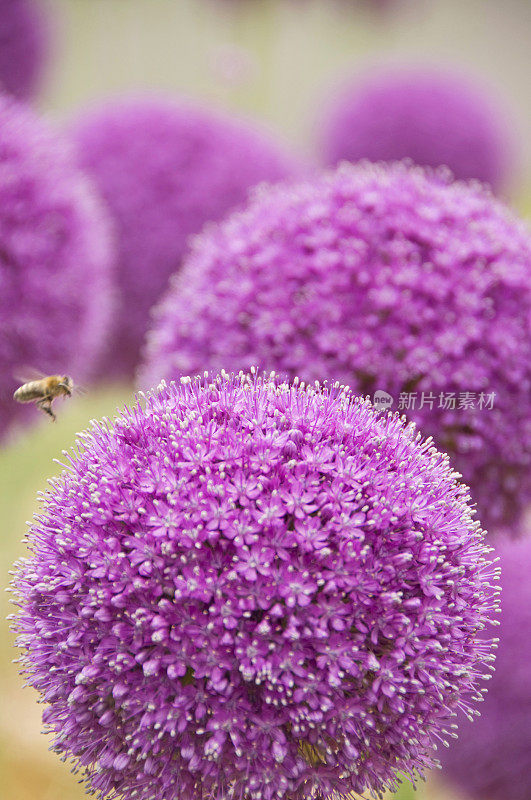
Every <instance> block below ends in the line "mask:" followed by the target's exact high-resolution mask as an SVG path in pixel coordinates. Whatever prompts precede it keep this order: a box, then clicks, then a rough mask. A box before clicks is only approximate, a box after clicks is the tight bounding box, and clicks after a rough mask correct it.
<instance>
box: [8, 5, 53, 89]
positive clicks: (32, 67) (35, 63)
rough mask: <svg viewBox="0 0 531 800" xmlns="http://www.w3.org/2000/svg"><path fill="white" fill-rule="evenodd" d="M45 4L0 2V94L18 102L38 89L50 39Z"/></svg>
mask: <svg viewBox="0 0 531 800" xmlns="http://www.w3.org/2000/svg"><path fill="white" fill-rule="evenodd" d="M46 17H47V15H46V14H45V8H44V3H42V2H41V3H39V2H38V0H0V90H2V91H5V92H8V93H9V94H12V95H14V96H15V97H18V98H20V99H28V98H31V97H32V96H33V95H34V94H35V93H36V91H37V89H38V87H39V82H40V79H41V77H42V71H43V68H44V66H45V61H46V56H47V51H48V44H49V38H50V23H49V20H48V19H47V18H46Z"/></svg>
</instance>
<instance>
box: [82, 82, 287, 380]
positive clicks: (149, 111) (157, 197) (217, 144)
mask: <svg viewBox="0 0 531 800" xmlns="http://www.w3.org/2000/svg"><path fill="white" fill-rule="evenodd" d="M72 137H73V140H74V142H75V144H76V146H77V149H78V152H79V159H80V162H81V165H82V166H83V167H84V168H85V169H86V170H87V172H88V173H89V174H90V175H91V176H92V177H93V178H94V179H95V181H96V183H97V185H98V188H99V190H100V192H101V195H102V196H103V198H104V199H105V201H106V203H107V206H108V208H109V210H110V211H111V212H112V214H113V216H114V219H115V221H116V226H117V229H118V235H119V248H120V252H119V260H118V272H117V279H118V283H119V289H120V296H121V307H120V308H119V310H118V313H117V315H116V320H115V330H114V332H113V336H112V339H111V341H110V347H109V353H108V358H107V361H106V364H105V366H104V367H103V372H104V373H105V372H108V373H109V374H110V375H112V376H115V375H117V374H120V372H121V373H123V374H124V375H128V376H129V375H132V374H133V372H134V369H135V367H136V366H137V364H138V358H139V349H140V346H141V343H142V340H143V337H144V335H145V332H146V329H147V327H148V324H149V310H150V308H151V306H152V305H153V303H155V301H156V300H158V298H159V297H160V294H161V293H162V291H163V290H164V289H165V288H166V285H167V282H168V278H169V277H170V275H171V274H172V273H173V272H175V271H176V270H177V269H178V268H179V266H180V263H181V260H182V258H183V256H184V254H185V252H186V248H187V240H188V237H189V236H190V234H193V233H196V232H198V231H199V230H200V229H201V228H202V226H203V224H204V223H206V222H207V221H209V220H217V219H219V218H220V217H222V216H223V215H224V214H225V212H228V211H229V210H230V209H232V208H233V207H234V206H236V205H239V204H241V203H243V201H244V200H245V198H246V195H247V192H248V190H249V189H250V187H252V186H254V185H255V184H257V183H260V182H262V181H276V180H280V179H282V178H286V177H287V176H288V175H290V174H291V172H292V171H295V166H294V163H293V162H291V161H290V160H289V159H288V157H287V156H286V155H285V154H284V153H282V152H281V150H280V148H279V146H278V145H277V144H276V143H273V141H272V140H270V139H269V138H268V137H266V136H265V135H264V134H262V133H261V132H258V131H257V130H255V129H254V128H252V127H251V126H249V125H247V124H244V123H241V122H239V121H235V120H231V119H228V118H224V117H220V116H217V115H215V114H213V113H212V112H207V111H203V110H201V109H198V108H194V107H193V106H190V105H188V104H184V103H178V102H175V101H173V100H170V99H165V98H164V99H163V98H156V97H153V96H145V97H140V98H137V99H127V100H120V101H118V102H113V103H112V104H105V105H104V106H102V107H99V108H95V109H93V110H91V111H89V112H84V113H83V115H82V116H81V118H80V119H79V120H78V121H77V122H76V123H75V124H74V127H73V131H72Z"/></svg>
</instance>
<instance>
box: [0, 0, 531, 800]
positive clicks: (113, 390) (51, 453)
mask: <svg viewBox="0 0 531 800" xmlns="http://www.w3.org/2000/svg"><path fill="white" fill-rule="evenodd" d="M374 5H375V4H374V3H372V2H371V0H359V1H358V0H337V2H336V0H47V6H48V11H49V14H50V19H51V20H52V42H53V48H52V57H51V59H50V63H49V65H48V71H47V75H46V76H45V79H44V81H43V85H42V91H41V93H40V96H39V97H38V98H37V99H36V101H35V102H36V105H37V107H38V108H39V109H40V110H41V111H43V112H44V113H45V114H46V115H48V116H49V117H51V118H52V119H53V120H55V121H57V122H59V123H63V122H64V123H66V122H68V120H69V119H70V117H71V116H72V115H73V114H74V113H75V112H76V111H78V110H80V109H83V108H84V107H86V106H87V105H88V104H90V102H91V101H95V100H97V99H100V98H105V97H108V96H113V95H117V94H120V93H122V92H126V91H131V90H133V91H134V90H138V89H153V90H161V91H164V92H166V93H172V94H180V95H185V96H187V97H191V98H196V99H200V100H203V101H205V102H206V103H208V104H210V105H211V106H213V107H215V108H218V109H223V110H229V111H236V112H238V113H240V114H244V115H246V116H247V117H250V118H254V119H257V120H260V121H261V122H262V123H264V124H265V125H266V126H267V127H269V128H270V129H271V130H272V131H273V132H274V133H275V134H276V135H277V136H278V137H279V138H280V139H281V140H282V139H283V140H285V142H286V143H287V144H288V145H291V147H292V149H293V150H294V151H295V152H296V153H298V154H299V155H301V156H302V157H303V158H305V159H306V160H308V162H310V163H311V162H312V161H313V160H315V159H316V154H315V142H316V136H317V120H318V118H319V113H320V110H321V109H322V107H323V105H324V104H325V103H326V102H327V99H328V97H329V95H330V93H331V92H332V90H333V88H334V87H335V86H336V85H339V84H340V83H342V82H343V80H344V79H346V78H353V77H356V75H361V74H362V73H363V72H364V71H366V70H367V69H368V68H371V67H374V66H377V65H380V64H382V65H387V64H393V63H397V62H399V63H427V64H430V65H432V66H441V67H451V68H454V69H457V70H460V69H462V70H464V71H466V72H468V73H469V74H471V75H472V76H476V77H477V78H478V79H480V80H483V81H484V82H485V83H486V84H487V85H490V86H491V87H492V90H493V92H494V93H495V94H497V95H498V97H499V98H500V102H501V103H502V105H503V107H504V108H506V109H507V115H508V116H507V120H508V124H509V125H510V127H511V130H512V131H513V133H514V139H515V143H516V146H517V153H518V170H517V172H516V174H515V176H514V180H513V185H512V186H511V191H510V197H509V201H510V203H511V204H512V205H513V206H514V207H515V208H516V209H517V211H519V212H520V214H521V215H523V216H529V212H531V97H530V88H529V75H530V74H531V48H530V47H529V41H530V35H531V3H530V2H529V0H402V2H398V3H397V4H396V6H395V7H394V8H391V9H389V10H388V11H386V12H384V11H382V10H381V9H380V10H378V9H377V8H375V7H374ZM0 13H2V12H1V10H0ZM36 366H38V365H36ZM133 392H134V390H133V387H132V386H129V385H125V384H120V383H112V381H110V382H108V385H105V386H102V387H101V388H99V389H97V390H94V389H90V390H89V391H88V392H87V393H86V394H85V395H83V396H77V397H75V398H74V399H72V400H71V401H69V402H68V403H64V404H63V403H58V414H59V419H58V422H57V424H55V425H52V424H48V422H47V420H44V419H43V420H39V424H38V425H36V426H35V427H34V428H32V429H30V430H29V431H28V432H26V433H24V434H22V435H19V436H18V437H17V438H15V439H14V440H13V441H12V442H10V443H9V444H8V445H7V446H5V447H4V448H3V449H2V450H0V569H1V577H0V581H1V583H2V584H3V585H4V584H6V583H7V581H8V571H9V569H10V567H11V565H12V564H13V562H14V561H15V560H16V559H17V558H18V557H19V556H20V555H23V554H24V545H23V543H22V539H23V536H24V532H25V528H26V520H29V519H30V518H31V516H32V514H33V513H34V512H35V511H36V509H37V494H38V492H39V491H41V490H43V489H44V488H45V487H46V480H47V478H48V477H50V476H51V475H52V474H55V473H56V472H57V471H58V470H59V469H60V466H59V464H58V463H56V462H55V461H54V459H57V460H58V461H59V462H60V461H61V453H62V451H63V450H64V449H67V448H69V447H70V446H72V444H73V442H74V439H75V434H76V432H77V431H79V430H82V429H83V428H85V427H86V426H87V424H88V423H89V421H90V420H91V419H92V418H98V417H101V416H103V415H108V416H112V414H113V413H114V411H115V409H116V407H117V406H119V405H121V404H123V403H124V402H129V401H130V399H131V397H132V395H133ZM35 414H36V415H38V412H37V411H35ZM0 602H1V612H2V613H1V614H0V617H1V618H2V619H4V618H5V616H6V614H8V613H9V602H8V595H7V594H5V593H4V594H2V599H1V601H0ZM12 641H13V637H12V635H11V633H10V632H9V630H8V627H7V624H6V623H2V638H1V648H0V659H1V660H0V796H1V797H5V798H6V800H8V799H9V800H30V798H31V800H76V798H81V797H84V796H85V792H84V789H83V787H82V786H79V785H78V778H77V777H76V776H75V775H72V774H70V773H69V770H68V768H67V767H66V766H65V765H63V764H61V763H60V762H59V761H58V759H57V758H56V756H54V755H52V754H50V753H49V752H48V750H47V747H48V742H47V739H46V737H43V736H41V734H40V729H41V723H40V713H41V708H40V706H38V705H37V704H36V702H35V699H36V698H35V694H34V692H33V691H32V690H30V689H25V690H24V689H23V688H22V680H21V678H20V677H19V675H18V673H17V666H16V664H13V663H12V659H13V657H14V655H16V653H15V651H14V649H13V647H12ZM399 796H400V797H401V798H409V797H412V796H413V789H412V787H410V786H409V785H404V786H403V787H402V789H401V791H400V793H399ZM417 796H419V797H420V798H422V799H424V798H426V799H427V800H443V798H446V800H451V798H455V795H453V794H452V793H451V791H450V789H448V787H446V786H445V785H444V783H443V782H442V781H441V779H440V777H438V776H432V777H431V778H430V779H429V780H428V782H427V784H425V785H424V784H421V785H419V786H418V788H417ZM485 800H488V798H485ZM507 800H511V798H510V797H508V798H507Z"/></svg>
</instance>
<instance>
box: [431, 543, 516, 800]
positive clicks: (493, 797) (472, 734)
mask: <svg viewBox="0 0 531 800" xmlns="http://www.w3.org/2000/svg"><path fill="white" fill-rule="evenodd" d="M496 551H497V555H499V557H500V565H501V583H502V595H501V599H502V603H501V605H502V613H501V618H500V621H501V628H500V629H499V633H498V635H499V637H500V645H499V650H498V652H497V655H496V670H495V672H494V676H493V679H492V681H490V683H489V684H488V689H489V690H488V692H487V695H486V698H485V702H484V704H483V705H482V706H481V717H480V718H479V720H477V722H475V723H474V725H473V726H469V725H467V724H463V725H461V726H460V735H459V739H458V740H457V741H456V742H454V743H452V745H451V747H450V749H449V750H448V752H447V753H444V754H443V756H444V757H443V759H442V761H443V776H446V777H447V778H448V779H449V780H451V781H452V782H454V783H455V785H456V786H457V787H459V789H461V791H463V792H465V793H466V794H467V795H468V796H470V797H472V798H475V799H476V800H486V799H487V798H488V800H506V799H507V798H509V797H510V798H511V800H529V797H531V693H530V691H529V688H530V686H531V580H530V575H531V539H530V538H529V537H528V538H527V539H523V540H522V541H521V542H503V543H502V542H499V543H498V544H497V547H496Z"/></svg>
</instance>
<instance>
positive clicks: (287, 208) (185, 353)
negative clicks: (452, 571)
mask: <svg viewBox="0 0 531 800" xmlns="http://www.w3.org/2000/svg"><path fill="white" fill-rule="evenodd" d="M530 307H531V237H530V235H529V232H528V231H527V229H526V228H525V226H524V225H523V223H520V222H519V221H518V220H516V219H514V218H513V216H512V214H510V212H509V211H508V210H507V209H506V208H505V207H504V206H502V205H501V204H500V203H498V202H497V201H495V200H494V199H493V198H492V197H491V196H490V195H489V194H487V193H486V192H485V191H484V190H482V189H481V188H479V187H478V186H466V185H464V184H452V183H450V182H449V181H448V179H447V178H446V177H445V175H444V174H442V173H433V174H432V173H429V172H424V171H422V170H421V169H420V168H409V167H408V166H407V165H404V164H395V165H393V166H375V165H369V164H363V165H359V166H357V167H355V166H352V165H344V167H343V168H340V169H339V170H338V171H336V172H332V173H330V174H324V175H322V176H318V177H316V178H315V179H313V180H312V181H307V182H305V183H301V184H299V185H296V186H280V187H277V188H273V189H271V190H269V191H262V192H260V193H258V194H257V195H256V196H255V197H254V199H253V200H252V202H251V203H250V204H249V206H248V208H247V209H246V210H245V211H244V212H243V213H240V214H235V215H233V216H231V217H230V218H229V219H228V220H227V221H225V222H224V223H223V224H221V225H220V226H216V227H214V228H213V229H211V230H209V231H206V232H205V233H203V234H202V235H201V236H200V237H198V239H197V241H196V243H195V246H194V248H193V251H192V253H191V255H190V257H189V259H188V260H187V263H186V265H185V267H184V268H183V270H182V271H181V274H180V276H179V277H178V278H177V279H176V280H175V281H174V282H173V285H172V288H171V289H170V291H169V293H168V294H167V296H166V298H165V299H164V301H163V302H162V304H161V305H160V307H159V309H158V311H157V319H156V322H155V325H154V329H153V331H152V332H151V335H150V337H149V339H148V347H147V352H146V366H145V368H144V372H143V374H142V376H141V381H142V382H143V384H144V385H147V386H149V385H153V384H154V383H156V382H157V381H158V380H160V379H161V378H175V377H177V376H179V375H183V374H184V375H186V374H189V373H193V372H197V371H199V370H201V369H203V368H208V369H212V368H214V369H219V368H222V367H223V366H224V365H226V366H227V368H230V369H232V370H237V369H240V368H243V369H247V368H248V367H249V366H250V365H251V364H257V365H259V366H260V367H261V368H265V369H271V368H273V369H276V370H279V372H281V373H282V374H287V375H289V376H291V377H293V376H294V375H299V376H300V377H301V378H302V379H305V380H309V381H313V380H315V379H318V380H320V379H329V380H332V381H334V380H340V381H341V382H343V383H347V384H349V385H350V386H352V387H353V389H354V390H355V391H356V392H357V393H359V394H366V393H370V394H371V395H372V394H373V393H374V392H375V391H376V390H379V389H380V390H385V391H387V392H389V393H390V394H391V395H392V396H393V398H394V406H393V407H394V408H395V409H396V408H397V407H404V406H403V404H401V405H400V406H398V403H399V400H400V395H401V393H403V395H408V396H409V394H411V395H413V396H414V401H415V408H411V407H410V408H409V410H408V409H407V408H406V409H405V410H407V413H408V414H410V415H411V417H412V418H413V419H415V420H416V421H417V422H418V423H419V425H420V427H421V429H422V430H423V431H425V432H427V433H430V434H432V435H433V436H434V438H435V441H436V443H437V446H438V447H440V448H441V449H443V450H445V451H447V452H449V453H450V454H451V456H452V460H453V463H454V465H455V466H456V468H457V469H459V471H460V472H462V473H463V475H464V479H465V481H466V483H467V484H469V485H470V486H471V487H472V495H473V497H474V500H476V501H477V502H478V503H479V506H480V516H481V519H482V522H483V523H484V524H485V520H487V521H488V523H491V522H492V521H495V520H501V519H511V518H512V517H516V516H517V515H518V513H519V511H520V510H521V507H522V505H523V504H524V502H525V501H526V500H527V499H528V498H529V496H530V494H531V477H530V470H529V466H530V451H531V447H530V439H531V432H530V425H529V415H530V404H531V401H530V384H531V380H530V372H531V347H530V338H531V337H530V322H529V320H530ZM423 392H424V402H423V399H422V398H423V395H422V393H423ZM465 392H468V393H469V395H466V396H463V395H462V393H465ZM493 392H494V393H495V398H494V402H493V403H492V402H491V401H492V399H493V398H492V393H493ZM441 394H442V397H441ZM489 395H491V401H488V396H489ZM488 405H493V407H492V408H490V409H489V408H486V407H485V406H488Z"/></svg>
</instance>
